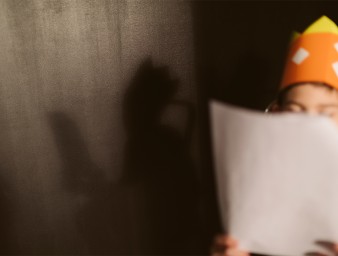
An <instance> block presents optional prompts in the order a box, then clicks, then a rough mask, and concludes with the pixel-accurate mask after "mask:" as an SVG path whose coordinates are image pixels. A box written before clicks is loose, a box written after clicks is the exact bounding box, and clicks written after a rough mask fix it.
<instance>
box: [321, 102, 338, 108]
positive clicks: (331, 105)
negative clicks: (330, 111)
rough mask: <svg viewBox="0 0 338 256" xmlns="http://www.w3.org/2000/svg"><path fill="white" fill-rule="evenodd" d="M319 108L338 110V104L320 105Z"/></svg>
mask: <svg viewBox="0 0 338 256" xmlns="http://www.w3.org/2000/svg"><path fill="white" fill-rule="evenodd" d="M319 107H321V108H331V107H332V108H338V104H334V103H331V104H330V103H328V104H320V105H319Z"/></svg>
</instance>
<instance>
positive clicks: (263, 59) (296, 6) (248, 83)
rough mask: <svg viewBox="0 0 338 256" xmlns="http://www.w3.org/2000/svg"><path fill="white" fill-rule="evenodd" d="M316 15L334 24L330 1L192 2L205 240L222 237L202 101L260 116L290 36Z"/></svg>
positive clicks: (335, 6) (337, 12) (336, 8)
mask: <svg viewBox="0 0 338 256" xmlns="http://www.w3.org/2000/svg"><path fill="white" fill-rule="evenodd" d="M322 15H327V16H328V17H330V18H331V19H332V20H333V21H335V22H336V23H338V3H337V2H336V1H193V20H194V22H193V25H194V38H195V63H196V77H197V86H198V92H199V93H198V95H199V97H198V99H199V103H200V104H199V111H198V112H199V113H200V115H201V118H200V122H199V127H200V131H201V154H202V155H203V156H205V157H204V158H203V161H202V162H201V169H202V173H203V180H204V183H203V188H204V191H206V194H205V198H204V200H205V202H206V205H208V206H206V207H205V209H206V210H205V216H206V217H205V220H206V221H205V223H204V225H205V227H206V231H205V235H206V238H205V239H206V240H208V239H209V241H210V243H211V239H212V237H213V236H214V235H215V233H217V232H223V231H224V230H223V229H222V227H221V223H220V217H219V216H218V209H217V201H216V193H215V183H214V175H213V166H212V157H211V147H210V130H209V114H208V101H209V100H210V99H218V100H221V101H224V102H227V103H231V104H234V105H237V106H241V107H245V108H250V109H256V110H264V109H265V107H266V106H267V105H268V104H269V102H271V101H272V100H273V99H274V97H275V95H276V90H277V88H278V85H279V82H280V79H281V76H282V71H283V65H284V61H285V57H286V53H287V47H288V44H289V40H290V38H291V32H292V31H294V30H296V31H299V32H302V31H303V30H304V29H305V28H306V27H307V26H308V25H309V24H311V23H312V22H313V21H314V20H316V19H318V18H319V17H320V16H322Z"/></svg>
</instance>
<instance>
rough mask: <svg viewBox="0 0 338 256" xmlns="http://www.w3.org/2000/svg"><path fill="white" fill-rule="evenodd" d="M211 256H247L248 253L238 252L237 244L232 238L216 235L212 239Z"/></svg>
mask: <svg viewBox="0 0 338 256" xmlns="http://www.w3.org/2000/svg"><path fill="white" fill-rule="evenodd" d="M211 256H249V253H248V252H246V251H242V250H240V249H239V247H238V242H237V240H235V239H234V238H232V237H230V236H226V235H218V236H216V237H215V239H214V243H213V245H212V248H211Z"/></svg>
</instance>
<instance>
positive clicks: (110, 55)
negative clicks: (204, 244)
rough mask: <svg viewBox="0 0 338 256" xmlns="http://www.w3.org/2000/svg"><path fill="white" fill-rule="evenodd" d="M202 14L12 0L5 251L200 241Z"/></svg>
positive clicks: (1, 51)
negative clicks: (197, 77)
mask: <svg viewBox="0 0 338 256" xmlns="http://www.w3.org/2000/svg"><path fill="white" fill-rule="evenodd" d="M191 20H192V17H191V10H190V4H189V3H188V2H187V1H144V0H142V1H136V0H135V1H133V0H125V1H120V0H31V1H25V0H1V1H0V35H1V37H0V56H1V58H0V123H1V129H0V141H1V143H0V151H1V154H0V163H1V166H0V168H1V173H0V209H1V213H0V215H1V216H0V217H1V219H0V230H1V237H0V238H1V239H0V240H1V241H0V243H2V245H1V247H0V252H3V253H32V254H38V253H44V254H51V253H63V254H64V253H80V254H81V253H90V254H95V253H96V254H97V253H111V254H112V253H113V254H122V253H127V254H128V253H163V252H171V253H178V254H182V253H183V252H188V251H194V252H197V250H198V249H196V248H197V246H198V245H197V244H196V240H195V238H194V237H193V236H192V231H193V232H194V233H195V234H196V233H197V232H196V230H193V226H194V225H193V224H194V223H195V224H196V223H197V222H196V219H197V218H198V216H197V212H198V211H197V210H196V209H197V207H198V175H196V174H198V170H197V168H196V166H197V165H198V164H197V161H196V160H197V158H198V152H197V150H196V148H197V147H196V145H197V143H198V142H197V140H196V138H197V136H196V129H194V120H196V119H193V117H194V116H195V117H196V115H194V113H195V112H196V111H194V107H195V103H196V96H195V94H196V92H195V84H194V73H193V42H192V21H191ZM122 106H123V108H122ZM122 110H123V111H122ZM189 152H191V154H190V153H189ZM191 156H192V157H191ZM168 191H170V192H169V193H168ZM188 191H189V192H188ZM185 202H186V203H185ZM173 209H174V210H173ZM161 225H163V226H161ZM179 232H182V233H183V235H181V236H179V235H177V234H179ZM174 234H176V236H175V235H174ZM178 238H179V239H178ZM191 241H195V243H194V242H191ZM170 250H171V251H170Z"/></svg>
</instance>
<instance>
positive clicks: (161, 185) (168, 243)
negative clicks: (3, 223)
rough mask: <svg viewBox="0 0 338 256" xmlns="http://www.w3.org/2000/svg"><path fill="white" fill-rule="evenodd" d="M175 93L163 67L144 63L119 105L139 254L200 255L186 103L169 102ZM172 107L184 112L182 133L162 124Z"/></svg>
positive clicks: (148, 61) (126, 179)
mask: <svg viewBox="0 0 338 256" xmlns="http://www.w3.org/2000/svg"><path fill="white" fill-rule="evenodd" d="M177 89H178V81H177V80H173V79H171V78H170V75H169V70H168V68H167V67H154V66H153V64H152V61H151V59H146V60H145V61H144V62H143V63H142V64H141V66H140V67H139V69H138V71H137V73H136V75H135V76H134V79H133V80H132V81H131V83H130V85H129V87H128V89H127V91H126V94H125V98H124V102H123V117H124V123H125V128H126V131H127V136H128V139H127V143H126V147H125V150H126V151H125V161H124V162H125V166H124V177H123V180H124V182H126V183H128V184H133V185H134V186H136V187H138V191H139V192H140V193H139V197H140V198H139V199H140V200H141V202H142V209H141V212H140V215H139V216H140V222H141V223H143V226H142V228H141V231H140V232H141V234H142V237H143V239H142V241H140V249H139V250H140V251H139V252H138V253H140V254H147V255H150V254H152V255H155V254H156V255H163V254H172V255H173V254H180V255H184V254H190V253H191V254H196V253H197V254H198V253H200V251H199V249H198V246H199V243H198V239H199V237H198V231H200V230H201V229H199V228H198V223H199V213H198V204H199V197H200V196H199V184H198V181H197V177H196V172H195V170H194V167H193V163H192V160H191V158H190V155H189V136H190V135H191V132H190V131H189V130H190V128H189V127H191V123H192V118H191V113H192V112H191V109H189V108H190V107H189V104H187V103H182V102H180V103H178V102H175V101H174V100H173V97H174V95H175V93H176V91H177ZM172 104H180V105H181V106H184V107H186V108H187V109H188V111H187V112H188V113H190V114H189V116H190V117H188V118H187V120H188V121H187V122H186V123H187V124H186V131H185V132H183V133H179V131H178V130H177V129H175V128H173V127H172V126H170V125H168V124H167V125H166V124H164V123H163V122H162V121H163V116H164V112H165V110H166V108H168V107H170V105H172Z"/></svg>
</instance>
